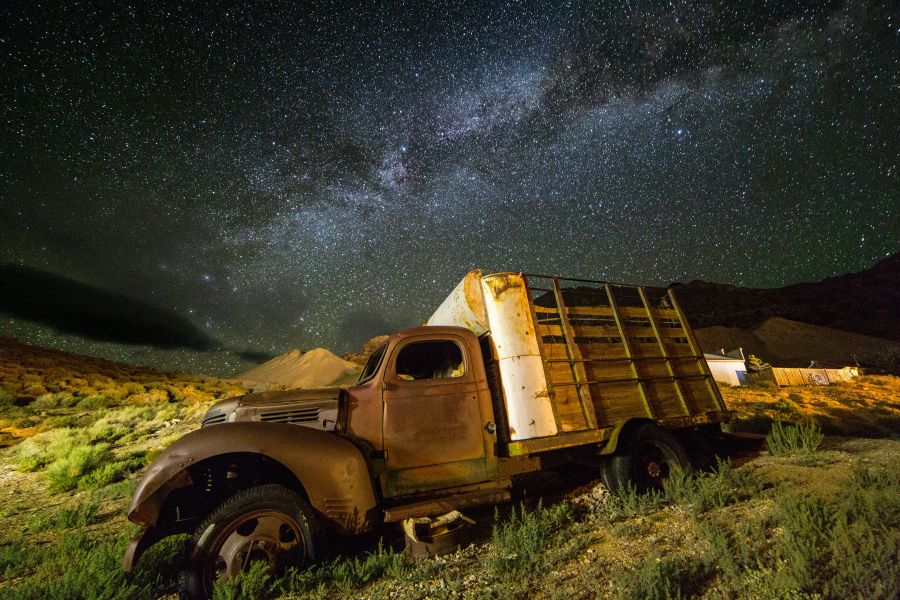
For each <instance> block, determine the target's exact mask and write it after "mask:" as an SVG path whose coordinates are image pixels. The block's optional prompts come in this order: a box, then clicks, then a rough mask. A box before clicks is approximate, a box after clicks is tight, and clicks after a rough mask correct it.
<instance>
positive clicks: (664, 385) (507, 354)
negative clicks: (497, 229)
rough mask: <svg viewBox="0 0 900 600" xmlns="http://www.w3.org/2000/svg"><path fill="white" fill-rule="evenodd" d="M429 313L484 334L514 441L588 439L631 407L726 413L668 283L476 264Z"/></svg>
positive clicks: (648, 412)
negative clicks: (486, 269) (494, 269)
mask: <svg viewBox="0 0 900 600" xmlns="http://www.w3.org/2000/svg"><path fill="white" fill-rule="evenodd" d="M427 324H428V325H456V326H462V327H466V328H468V329H470V330H472V331H473V332H475V333H476V334H478V335H481V336H483V337H484V338H487V339H489V340H490V344H489V347H490V349H491V353H492V354H493V356H492V357H489V356H485V359H486V360H487V361H489V362H491V361H492V360H493V361H495V362H496V367H497V370H498V371H499V380H500V386H499V390H498V393H499V394H500V395H501V396H502V403H503V405H504V407H505V412H506V415H507V420H508V422H507V423H506V424H505V425H506V427H507V431H506V432H504V433H505V434H506V435H504V436H503V437H504V438H506V439H508V441H509V442H512V443H513V446H515V443H516V442H521V443H520V444H519V445H521V446H523V447H525V448H526V449H527V447H528V446H531V447H532V448H538V447H542V448H547V449H552V448H554V447H558V446H559V447H561V446H560V445H569V444H565V443H564V442H563V439H560V440H559V442H558V443H557V442H553V441H552V440H546V441H545V442H544V443H543V445H538V444H534V443H532V444H528V443H526V442H527V441H528V440H536V439H539V438H568V439H572V440H573V441H574V440H581V439H586V437H590V434H591V432H596V433H599V432H601V431H607V432H608V431H609V430H610V429H613V428H615V427H616V426H617V425H618V424H621V423H624V422H626V421H628V420H630V419H634V418H647V419H652V420H654V421H656V422H658V423H660V424H661V425H664V426H670V427H686V426H691V425H697V424H704V423H715V422H720V421H723V420H725V419H726V418H727V412H726V410H725V405H724V403H723V402H722V397H721V394H720V393H719V389H718V387H717V386H716V383H715V380H714V379H713V377H712V375H711V373H710V370H709V367H708V366H707V364H706V361H705V360H704V358H703V353H702V351H701V350H700V348H699V347H698V345H697V342H696V339H695V338H694V335H693V332H692V331H691V329H690V326H689V325H688V323H687V321H686V319H685V317H684V314H683V313H682V312H681V309H680V308H679V306H678V302H677V300H676V299H675V294H674V293H673V291H672V290H671V289H660V288H641V287H637V286H626V285H618V284H611V283H606V282H600V281H591V280H582V279H565V278H561V277H555V276H546V275H531V274H526V273H494V274H489V275H485V274H483V273H482V272H481V271H480V270H474V271H471V272H469V273H468V274H467V275H466V277H465V278H464V279H463V280H462V281H461V282H460V283H459V285H457V286H456V288H455V289H454V290H453V292H451V294H450V295H449V296H448V297H447V298H446V300H444V302H443V303H442V304H441V305H440V307H438V309H437V310H436V311H435V312H434V314H432V315H431V317H430V318H429V319H428V322H427ZM579 433H581V434H582V435H576V434H579ZM584 434H588V435H587V436H585V435H584ZM602 437H605V436H602ZM598 439H599V437H598Z"/></svg>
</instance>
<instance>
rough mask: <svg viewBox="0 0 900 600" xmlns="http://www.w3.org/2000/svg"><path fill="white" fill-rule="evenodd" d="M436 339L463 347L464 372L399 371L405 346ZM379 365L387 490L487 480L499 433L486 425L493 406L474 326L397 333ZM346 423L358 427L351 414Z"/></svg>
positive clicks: (411, 490) (399, 491) (492, 471)
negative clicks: (413, 377) (432, 375)
mask: <svg viewBox="0 0 900 600" xmlns="http://www.w3.org/2000/svg"><path fill="white" fill-rule="evenodd" d="M438 340H441V341H449V342H452V343H455V344H457V346H458V347H459V348H460V350H461V352H462V356H463V361H464V365H465V370H464V373H463V374H462V376H460V377H454V378H452V379H426V380H417V381H408V380H405V379H402V378H401V377H400V376H399V375H398V374H397V369H396V363H397V358H398V356H399V354H400V352H401V351H402V350H403V349H404V348H405V347H407V346H409V345H410V344H417V343H421V342H429V341H438ZM382 369H383V372H382V373H381V374H380V375H381V378H382V380H383V382H384V384H383V386H382V393H381V398H380V401H381V403H382V405H383V415H382V420H381V422H382V432H383V445H382V449H383V451H384V462H385V473H384V474H383V476H382V477H381V490H382V493H383V494H384V495H385V496H387V497H393V496H397V495H402V494H410V493H416V492H421V491H425V490H430V489H439V488H446V487H451V486H457V485H462V484H467V483H473V482H479V481H485V480H487V479H489V478H491V477H493V476H494V475H495V474H496V472H497V466H496V455H495V441H496V438H495V437H494V436H493V435H492V434H490V433H489V432H488V431H486V426H487V424H488V423H491V422H493V421H494V417H493V406H492V403H491V397H490V391H489V389H488V385H487V375H486V373H485V370H484V360H483V358H482V356H481V349H480V346H479V343H478V338H477V337H476V336H475V334H474V333H473V332H471V331H470V330H467V329H464V328H461V327H441V326H434V327H419V328H413V329H407V330H404V331H401V332H398V333H397V334H395V335H393V336H391V338H390V339H389V341H388V349H387V359H386V360H385V361H384V364H383V366H382ZM350 393H351V394H352V393H354V390H353V389H351V390H350ZM371 400H372V397H371V396H370V397H369V401H370V402H371ZM358 410H359V411H362V410H364V409H362V407H360V408H359V409H358ZM348 427H350V428H355V427H356V425H355V424H354V423H353V419H352V417H351V420H350V422H349V423H348ZM354 431H356V429H354Z"/></svg>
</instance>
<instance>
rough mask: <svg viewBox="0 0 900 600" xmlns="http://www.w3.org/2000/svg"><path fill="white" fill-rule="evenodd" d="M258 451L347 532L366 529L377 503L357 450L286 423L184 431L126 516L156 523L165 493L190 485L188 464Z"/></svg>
mask: <svg viewBox="0 0 900 600" xmlns="http://www.w3.org/2000/svg"><path fill="white" fill-rule="evenodd" d="M234 453H243V454H258V455H261V456H266V457H268V458H270V459H272V460H275V461H278V462H279V463H281V465H283V466H284V467H286V468H287V469H288V470H289V471H290V472H291V473H293V474H294V476H295V477H296V478H297V479H298V480H299V481H300V483H301V485H302V486H303V489H304V490H305V491H306V494H307V497H308V498H309V502H310V504H311V505H312V506H313V508H314V509H316V511H317V512H318V513H319V514H320V515H321V516H322V517H323V518H324V519H325V520H326V521H328V522H329V523H330V524H332V525H334V526H335V527H337V528H338V529H339V530H341V531H342V532H345V533H355V532H358V531H361V530H365V529H367V528H368V527H369V526H371V524H372V513H373V509H374V508H375V506H376V500H375V494H374V491H373V489H372V480H371V477H370V475H369V469H368V466H367V464H366V461H365V459H364V458H363V456H362V453H361V452H360V450H359V448H357V447H356V446H355V445H354V444H353V443H351V442H350V441H348V440H346V439H344V438H342V437H340V436H339V435H337V434H334V433H331V432H325V431H319V430H316V429H310V428H307V427H302V426H300V425H290V424H286V423H260V422H252V421H248V422H236V423H223V424H220V425H213V426H210V427H204V428H202V429H198V430H196V431H192V432H191V433H188V434H187V435H185V436H184V437H182V438H180V439H179V440H178V441H176V442H175V443H174V444H172V445H171V446H169V447H168V448H167V449H166V450H165V451H163V452H162V453H161V454H160V455H159V456H158V457H156V459H155V460H154V461H153V462H152V463H151V464H150V466H149V468H148V469H147V471H146V473H144V476H143V477H142V478H141V481H140V483H139V484H138V486H137V489H136V490H135V493H134V498H133V499H132V501H131V507H130V508H129V509H128V518H129V520H131V521H133V522H135V523H138V524H141V525H145V526H149V527H154V526H156V524H157V519H158V518H159V513H160V510H161V509H162V507H163V504H164V503H165V501H166V498H167V497H168V496H169V494H170V493H171V492H172V491H173V490H175V489H178V488H180V487H184V486H187V485H191V484H192V483H193V482H192V480H191V477H190V472H189V469H190V467H191V466H193V465H196V464H199V463H202V462H203V461H205V460H207V459H209V458H213V457H215V456H218V455H222V454H234Z"/></svg>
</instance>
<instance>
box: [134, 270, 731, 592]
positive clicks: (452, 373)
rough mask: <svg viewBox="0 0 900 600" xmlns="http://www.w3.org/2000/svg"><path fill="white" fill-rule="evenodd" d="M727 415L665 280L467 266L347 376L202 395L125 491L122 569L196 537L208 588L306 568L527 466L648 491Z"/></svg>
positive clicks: (187, 575) (506, 493) (489, 493)
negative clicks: (344, 383) (345, 540)
mask: <svg viewBox="0 0 900 600" xmlns="http://www.w3.org/2000/svg"><path fill="white" fill-rule="evenodd" d="M729 417H730V413H729V412H728V411H727V410H726V408H725V404H724V402H723V401H722V396H721V394H720V393H719V390H718V387H717V386H716V383H715V380H714V379H713V377H712V374H711V372H710V370H709V367H708V366H707V364H706V361H705V360H704V358H703V353H702V351H701V350H700V348H699V346H698V344H697V341H696V339H695V338H694V334H693V332H692V331H691V328H690V326H689V325H688V323H687V320H686V319H685V317H684V314H683V313H682V311H681V309H680V307H679V306H678V302H677V300H676V298H675V294H674V293H673V291H672V290H671V289H660V288H641V287H636V286H625V285H617V284H611V283H607V282H601V281H592V280H586V279H566V278H561V277H556V276H547V275H533V274H527V273H494V274H489V275H485V274H483V273H482V272H481V271H480V270H474V271H471V272H470V273H468V274H467V275H466V276H465V278H464V279H463V280H462V281H461V282H460V283H459V285H457V286H456V288H455V289H454V290H453V291H452V292H451V293H450V295H449V296H448V297H447V299H446V300H445V301H444V302H443V303H442V304H441V305H440V307H439V308H438V309H437V310H436V311H435V312H434V314H432V316H431V317H430V318H429V320H428V322H427V323H426V324H425V325H424V326H421V327H415V328H411V329H406V330H403V331H400V332H397V333H395V334H393V335H392V336H390V337H389V338H388V340H387V341H386V342H385V343H384V344H383V345H382V346H380V347H378V348H376V349H375V350H374V351H373V352H372V354H371V355H370V356H369V358H368V361H367V363H366V365H365V367H364V368H363V371H362V373H361V374H360V378H359V381H358V382H357V384H356V385H354V386H350V387H344V388H334V389H317V390H290V391H283V392H264V393H256V394H247V395H245V396H241V397H238V398H232V399H227V400H223V401H221V402H219V403H217V404H215V405H213V406H212V407H211V408H210V409H209V411H208V412H207V414H206V415H205V416H204V419H203V426H202V427H201V428H200V429H199V430H196V431H194V432H191V433H189V434H187V435H185V436H184V437H182V438H181V439H180V440H178V441H177V442H175V443H174V444H173V445H172V446H170V447H169V448H168V449H166V450H165V451H164V452H163V453H161V454H160V455H159V456H158V457H157V458H156V460H155V461H154V462H153V463H152V464H151V465H150V467H149V468H148V470H147V472H146V473H145V475H144V477H143V479H142V480H141V482H140V484H139V486H138V488H137V489H136V491H135V495H134V498H133V501H132V504H131V508H130V509H129V514H128V517H129V519H130V520H132V521H133V522H135V523H138V524H140V525H142V526H143V529H142V530H141V532H140V533H139V534H138V535H137V536H136V537H135V538H134V539H133V540H132V542H131V544H130V545H129V547H128V549H127V550H126V555H125V561H124V563H125V564H124V567H125V570H126V572H131V571H132V570H133V569H134V566H135V563H136V562H137V560H138V558H139V557H140V556H141V554H143V552H144V551H145V550H146V548H148V547H149V546H150V545H152V544H153V543H155V542H156V541H158V540H159V539H162V538H163V537H165V536H168V535H173V534H177V533H193V538H192V542H191V544H190V552H189V557H188V561H187V566H186V569H185V572H184V578H183V583H184V587H185V590H186V592H187V593H188V594H189V595H193V596H195V597H208V596H209V595H210V594H211V591H212V587H213V585H214V583H215V582H216V581H217V580H219V579H222V578H229V577H233V576H235V575H237V574H238V573H240V572H241V571H242V570H243V568H245V567H246V565H247V564H249V562H251V561H253V560H263V561H267V562H268V563H269V565H270V566H271V568H273V569H275V570H280V569H283V568H285V567H287V566H297V567H302V566H304V565H306V564H308V563H309V562H311V561H314V560H315V559H316V558H317V557H318V556H319V555H320V550H321V544H322V543H323V540H324V539H326V537H327V536H328V535H329V534H340V535H354V534H359V533H362V532H365V531H369V530H371V529H373V528H375V527H378V526H380V525H382V524H385V523H393V522H399V521H404V520H407V519H416V518H421V517H429V516H435V515H440V514H443V513H447V512H449V511H452V510H460V509H466V508H468V507H472V506H478V505H485V504H495V503H500V502H504V501H508V500H509V499H510V497H511V493H510V489H511V487H512V484H513V481H514V480H515V479H516V478H517V477H518V476H520V475H524V474H527V473H532V472H536V471H542V470H547V469H554V468H560V467H563V466H564V465H566V464H571V463H588V464H594V465H597V466H599V468H600V472H601V475H602V477H603V479H604V480H605V481H606V483H607V485H609V486H610V487H613V488H617V487H619V486H623V485H626V484H628V483H631V484H633V485H635V486H637V487H638V488H639V489H647V488H651V487H656V486H659V485H661V482H662V481H663V480H664V479H665V478H666V477H667V476H668V474H669V473H670V472H671V470H673V469H690V468H691V464H692V461H691V456H690V452H689V449H693V448H694V447H695V446H698V447H699V446H702V445H704V444H705V443H706V440H707V439H709V438H710V437H711V436H712V435H713V434H714V433H715V432H717V431H718V429H719V424H720V423H722V422H725V421H727V420H728V419H729Z"/></svg>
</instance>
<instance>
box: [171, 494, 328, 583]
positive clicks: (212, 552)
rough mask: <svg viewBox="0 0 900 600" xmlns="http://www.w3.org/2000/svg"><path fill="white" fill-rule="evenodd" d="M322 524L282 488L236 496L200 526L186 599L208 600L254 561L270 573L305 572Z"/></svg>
mask: <svg viewBox="0 0 900 600" xmlns="http://www.w3.org/2000/svg"><path fill="white" fill-rule="evenodd" d="M318 537H319V535H318V526H317V525H316V522H315V517H314V515H313V512H312V509H311V508H310V506H309V504H307V503H306V501H305V500H304V499H303V498H301V497H300V496H299V495H298V494H296V493H295V492H293V491H291V490H289V489H288V488H286V487H284V486H281V485H262V486H259V487H254V488H250V489H247V490H244V491H241V492H238V493H237V494H235V495H234V496H232V497H231V498H229V499H228V500H226V501H225V502H224V503H222V504H221V505H220V506H219V507H218V508H217V509H216V510H214V511H213V512H212V513H211V514H210V515H209V517H207V518H206V520H205V521H203V523H202V524H201V525H200V526H199V527H198V528H197V531H196V532H195V534H194V538H193V539H192V543H191V546H190V551H189V556H188V568H187V569H186V570H185V571H184V572H183V573H182V580H181V581H182V591H183V594H182V595H183V596H184V597H188V598H202V599H206V598H210V597H212V593H213V587H214V586H215V584H216V583H217V582H220V581H228V580H231V579H233V578H234V577H236V576H237V575H239V574H240V573H243V572H244V571H247V570H248V569H249V568H250V566H251V565H252V564H253V563H255V562H264V563H266V564H268V566H269V570H270V571H271V572H272V573H276V574H277V573H282V572H283V571H284V570H285V569H287V568H288V567H297V568H303V567H305V566H307V565H308V564H310V563H312V562H313V561H315V559H316V551H317V541H318Z"/></svg>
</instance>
